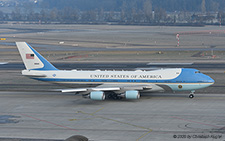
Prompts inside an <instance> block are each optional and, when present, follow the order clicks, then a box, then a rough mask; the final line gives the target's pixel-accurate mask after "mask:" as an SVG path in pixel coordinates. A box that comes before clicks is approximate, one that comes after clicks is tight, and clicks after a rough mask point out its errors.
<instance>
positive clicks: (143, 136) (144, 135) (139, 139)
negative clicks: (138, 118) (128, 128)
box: [136, 129, 152, 141]
mask: <svg viewBox="0 0 225 141" xmlns="http://www.w3.org/2000/svg"><path fill="white" fill-rule="evenodd" d="M151 132H152V129H151V130H150V131H148V132H147V133H145V134H143V135H141V136H140V137H139V138H138V139H137V140H136V141H139V140H140V139H142V138H143V137H144V136H146V135H148V134H149V133H151Z"/></svg>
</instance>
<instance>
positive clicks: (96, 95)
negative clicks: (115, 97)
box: [90, 91, 105, 100]
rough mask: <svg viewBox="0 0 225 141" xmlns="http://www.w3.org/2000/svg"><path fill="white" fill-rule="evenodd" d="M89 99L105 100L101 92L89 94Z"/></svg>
mask: <svg viewBox="0 0 225 141" xmlns="http://www.w3.org/2000/svg"><path fill="white" fill-rule="evenodd" d="M90 99H92V100H105V93H104V92H102V91H93V92H91V93H90Z"/></svg>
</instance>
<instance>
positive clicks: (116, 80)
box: [33, 78, 209, 83]
mask: <svg viewBox="0 0 225 141" xmlns="http://www.w3.org/2000/svg"><path fill="white" fill-rule="evenodd" d="M33 79H36V80H40V81H48V82H101V83H104V82H114V83H116V82H119V83H124V82H126V83H209V82H205V81H175V80H129V79H62V78H33Z"/></svg>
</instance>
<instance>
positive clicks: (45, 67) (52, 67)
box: [26, 43, 58, 71]
mask: <svg viewBox="0 0 225 141" xmlns="http://www.w3.org/2000/svg"><path fill="white" fill-rule="evenodd" d="M26 44H27V45H28V47H29V48H30V49H31V50H32V51H33V52H34V53H35V55H36V56H37V57H38V58H39V59H40V60H41V62H42V63H43V64H44V67H43V68H37V69H32V70H45V71H46V70H58V69H57V68H55V67H54V66H53V65H52V64H51V63H49V62H48V61H47V60H46V59H45V58H44V57H43V56H41V55H40V54H39V53H38V52H37V51H36V50H34V49H33V48H32V47H31V46H30V45H29V44H28V43H26Z"/></svg>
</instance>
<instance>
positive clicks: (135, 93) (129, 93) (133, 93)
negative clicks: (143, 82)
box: [125, 91, 140, 99]
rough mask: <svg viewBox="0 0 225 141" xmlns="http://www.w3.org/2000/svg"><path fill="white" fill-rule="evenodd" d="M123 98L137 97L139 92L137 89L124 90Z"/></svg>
mask: <svg viewBox="0 0 225 141" xmlns="http://www.w3.org/2000/svg"><path fill="white" fill-rule="evenodd" d="M125 98H126V99H139V98H140V93H139V91H126V92H125Z"/></svg>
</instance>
